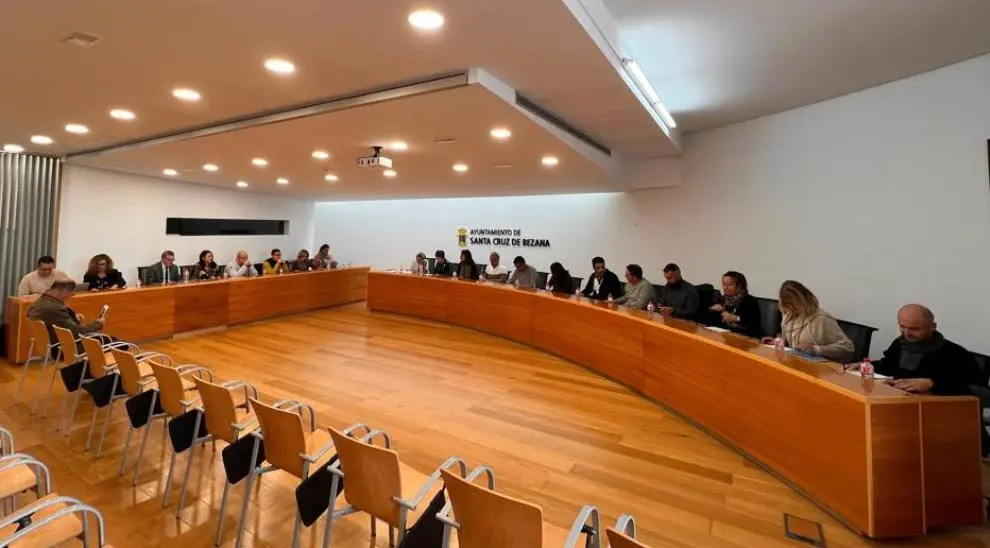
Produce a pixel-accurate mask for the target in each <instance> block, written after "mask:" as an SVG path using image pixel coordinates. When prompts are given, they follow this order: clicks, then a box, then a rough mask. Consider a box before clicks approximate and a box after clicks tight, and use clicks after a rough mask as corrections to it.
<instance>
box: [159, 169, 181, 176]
mask: <svg viewBox="0 0 990 548" xmlns="http://www.w3.org/2000/svg"><path fill="white" fill-rule="evenodd" d="M162 173H164V174H165V175H168V176H169V177H175V176H176V175H178V174H179V172H178V171H176V170H174V169H163V170H162Z"/></svg>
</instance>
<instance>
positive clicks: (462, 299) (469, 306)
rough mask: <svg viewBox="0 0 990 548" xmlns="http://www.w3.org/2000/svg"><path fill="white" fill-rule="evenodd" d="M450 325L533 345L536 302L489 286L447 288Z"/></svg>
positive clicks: (457, 284)
mask: <svg viewBox="0 0 990 548" xmlns="http://www.w3.org/2000/svg"><path fill="white" fill-rule="evenodd" d="M446 293H447V321H448V322H450V323H452V324H455V325H460V326H463V327H470V328H473V329H477V330H479V331H484V332H486V333H492V334H495V335H499V336H502V337H505V338H507V339H511V340H514V341H517V342H521V343H524V344H532V343H533V317H532V314H533V299H532V296H531V295H528V294H527V293H526V292H523V291H512V292H510V291H505V290H504V289H503V288H501V287H499V286H497V285H494V284H488V283H484V284H483V283H477V282H453V283H450V284H446Z"/></svg>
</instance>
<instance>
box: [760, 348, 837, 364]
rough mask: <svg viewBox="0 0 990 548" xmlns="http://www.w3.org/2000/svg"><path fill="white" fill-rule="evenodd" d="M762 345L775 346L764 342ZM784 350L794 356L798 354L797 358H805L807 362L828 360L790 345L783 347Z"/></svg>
mask: <svg viewBox="0 0 990 548" xmlns="http://www.w3.org/2000/svg"><path fill="white" fill-rule="evenodd" d="M763 346H765V347H767V348H775V347H774V345H772V344H765V345H763ZM784 352H787V353H789V354H794V355H795V356H798V357H799V358H802V359H805V360H807V361H809V362H827V361H828V358H826V357H824V356H816V355H814V354H808V353H807V352H801V351H800V350H798V349H797V348H791V347H790V346H788V347H785V348H784Z"/></svg>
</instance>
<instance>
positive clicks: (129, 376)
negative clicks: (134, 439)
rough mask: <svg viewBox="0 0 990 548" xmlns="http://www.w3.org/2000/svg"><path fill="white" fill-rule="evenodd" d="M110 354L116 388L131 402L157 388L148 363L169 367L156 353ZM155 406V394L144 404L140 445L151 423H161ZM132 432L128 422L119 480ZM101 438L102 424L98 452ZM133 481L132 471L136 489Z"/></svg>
mask: <svg viewBox="0 0 990 548" xmlns="http://www.w3.org/2000/svg"><path fill="white" fill-rule="evenodd" d="M110 354H111V355H112V356H113V358H114V362H115V363H116V365H117V374H119V375H120V384H121V386H123V388H124V392H126V393H127V396H128V397H129V398H134V397H136V396H138V395H141V394H143V393H145V392H146V391H148V390H150V389H151V388H152V387H155V386H157V384H156V381H155V373H154V371H152V369H151V362H157V363H160V364H162V365H167V366H171V365H172V358H170V357H168V356H166V355H165V354H161V353H159V352H144V353H141V354H138V355H134V354H132V353H130V352H124V351H123V350H119V349H111V350H110ZM156 402H157V396H156V394H152V395H151V398H150V399H149V400H148V414H147V417H146V418H145V419H144V422H143V424H142V426H140V427H139V428H144V429H145V437H144V441H147V433H148V430H149V429H150V428H151V423H152V422H153V421H154V420H157V419H165V412H164V410H160V409H161V408H160V406H159V411H158V413H156V412H155V407H156V405H155V404H156ZM111 405H112V403H111ZM134 430H135V428H134V427H133V425H132V423H131V422H130V421H128V424H127V438H126V439H125V440H124V451H123V453H122V454H121V456H120V471H119V472H118V474H117V475H119V476H123V475H124V469H125V468H126V467H127V450H128V449H129V448H130V446H131V436H132V435H133V434H134ZM105 435H106V424H104V426H103V435H101V436H100V449H102V447H103V436H105ZM144 441H142V443H141V451H140V453H139V454H138V462H140V461H141V457H142V456H144V447H145V443H144ZM100 449H97V452H96V456H100ZM139 466H140V465H139ZM137 478H138V471H137V469H135V470H134V481H133V484H134V485H137Z"/></svg>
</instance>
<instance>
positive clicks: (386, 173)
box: [382, 169, 398, 179]
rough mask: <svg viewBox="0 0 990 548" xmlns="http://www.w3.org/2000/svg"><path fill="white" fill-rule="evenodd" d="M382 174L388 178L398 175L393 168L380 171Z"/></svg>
mask: <svg viewBox="0 0 990 548" xmlns="http://www.w3.org/2000/svg"><path fill="white" fill-rule="evenodd" d="M382 175H384V176H386V177H388V178H389V179H391V178H392V177H395V176H396V175H398V173H396V172H395V170H392V169H386V170H385V171H383V172H382Z"/></svg>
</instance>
